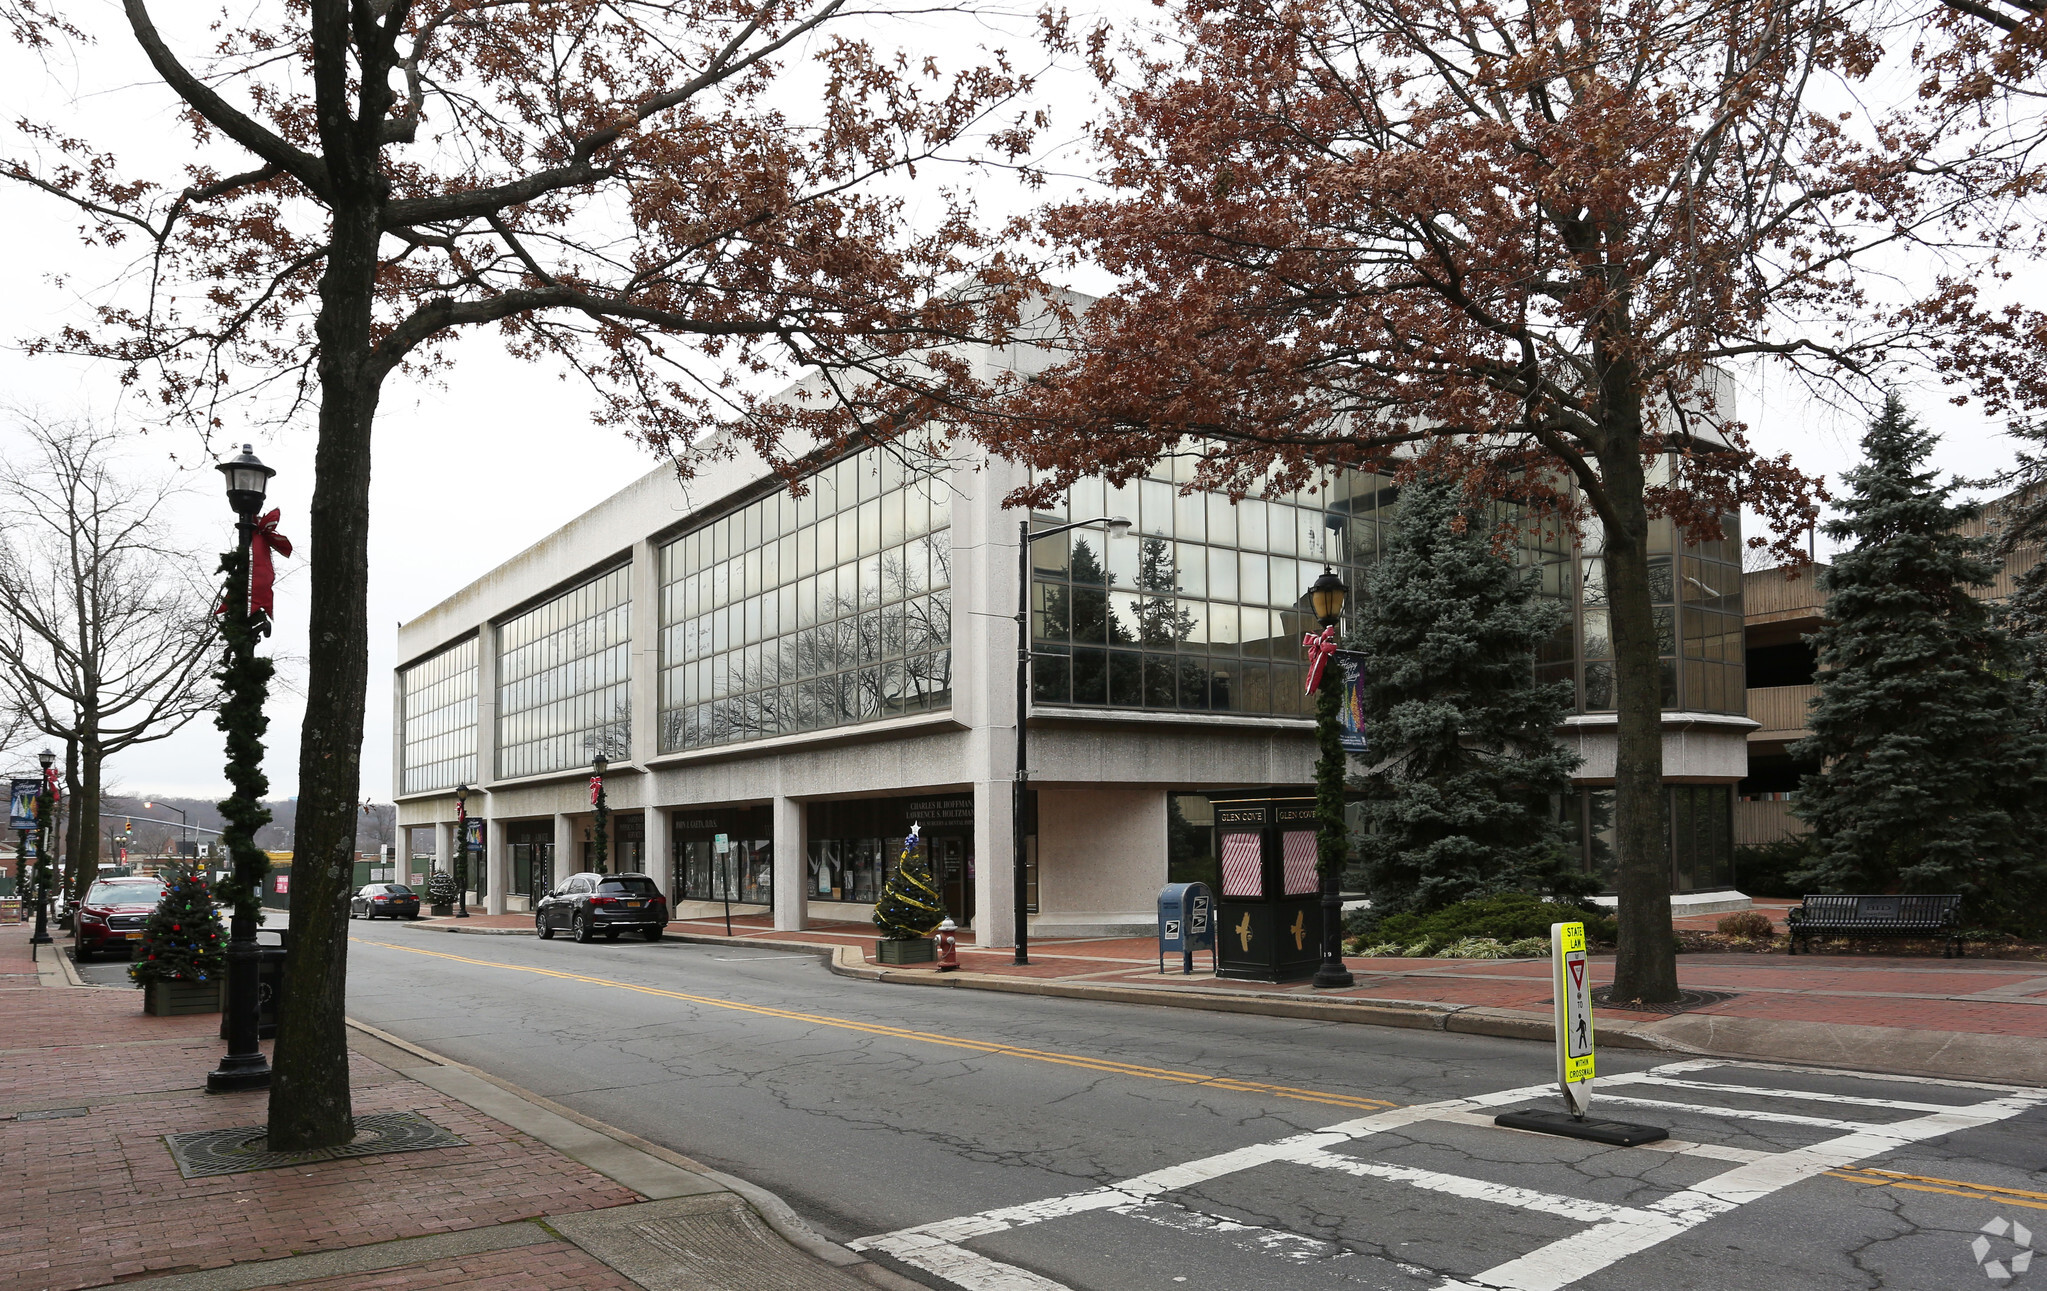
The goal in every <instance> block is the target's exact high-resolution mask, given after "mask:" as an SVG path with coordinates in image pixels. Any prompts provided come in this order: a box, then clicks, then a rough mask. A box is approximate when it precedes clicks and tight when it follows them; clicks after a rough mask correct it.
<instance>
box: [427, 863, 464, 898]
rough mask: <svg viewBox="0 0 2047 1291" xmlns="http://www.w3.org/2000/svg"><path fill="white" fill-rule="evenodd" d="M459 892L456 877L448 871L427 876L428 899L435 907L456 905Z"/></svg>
mask: <svg viewBox="0 0 2047 1291" xmlns="http://www.w3.org/2000/svg"><path fill="white" fill-rule="evenodd" d="M457 891H458V889H457V888H456V887H455V876H454V875H452V874H450V873H448V872H447V871H446V870H435V871H434V872H433V873H432V874H429V875H427V876H426V899H427V900H428V901H430V902H432V903H433V904H435V905H454V904H455V896H456V893H457Z"/></svg>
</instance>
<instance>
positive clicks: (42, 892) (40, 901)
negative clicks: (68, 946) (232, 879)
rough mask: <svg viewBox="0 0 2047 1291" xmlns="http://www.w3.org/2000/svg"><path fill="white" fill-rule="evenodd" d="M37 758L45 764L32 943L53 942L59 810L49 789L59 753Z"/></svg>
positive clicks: (38, 818)
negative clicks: (54, 839)
mask: <svg viewBox="0 0 2047 1291" xmlns="http://www.w3.org/2000/svg"><path fill="white" fill-rule="evenodd" d="M36 761H38V762H40V763H42V764H43V781H42V787H41V788H40V789H38V790H37V791H36V931H35V935H34V936H33V937H30V938H29V939H28V940H29V944H30V945H32V946H47V945H49V944H50V817H51V816H52V815H54V814H55V813H56V810H57V801H56V797H55V795H53V794H52V793H51V792H50V767H51V766H52V765H53V764H54V763H55V762H56V761H57V755H56V754H55V753H52V752H50V750H48V749H44V750H43V751H42V752H41V753H38V754H36Z"/></svg>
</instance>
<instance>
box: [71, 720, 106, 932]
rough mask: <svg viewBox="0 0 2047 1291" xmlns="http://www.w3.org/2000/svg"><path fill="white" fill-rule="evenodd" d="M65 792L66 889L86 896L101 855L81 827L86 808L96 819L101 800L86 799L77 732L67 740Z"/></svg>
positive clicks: (74, 893)
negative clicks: (88, 843) (91, 847)
mask: <svg viewBox="0 0 2047 1291" xmlns="http://www.w3.org/2000/svg"><path fill="white" fill-rule="evenodd" d="M64 794H65V798H66V801H67V803H68V805H69V808H70V810H69V812H68V813H67V814H66V815H65V817H64V890H65V891H66V892H69V893H71V895H72V898H73V899H74V900H83V899H84V897H85V887H86V884H87V883H89V882H90V881H91V879H90V877H89V876H90V875H92V874H94V873H96V872H97V870H98V866H97V865H96V864H95V862H96V861H97V860H98V858H97V857H95V856H93V855H92V853H90V852H88V851H86V850H85V839H84V837H83V835H82V832H81V830H82V826H83V824H84V821H85V813H86V812H88V811H90V812H92V813H93V816H94V819H97V818H98V815H99V804H98V803H89V802H87V801H86V800H85V793H84V786H83V785H82V784H81V783H80V781H79V778H78V738H77V737H76V736H73V737H71V738H70V739H67V740H65V741H64ZM94 837H95V838H97V837H98V835H97V834H95V835H94Z"/></svg>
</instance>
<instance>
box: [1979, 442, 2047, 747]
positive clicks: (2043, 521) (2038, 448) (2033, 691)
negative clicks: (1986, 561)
mask: <svg viewBox="0 0 2047 1291" xmlns="http://www.w3.org/2000/svg"><path fill="white" fill-rule="evenodd" d="M2011 433H2012V435H2013V436H2014V437H2015V438H2016V439H2018V440H2019V441H2020V442H2021V443H2022V444H2024V445H2025V447H2023V448H2021V449H2020V450H2019V455H2018V463H2017V465H2015V466H2014V467H2013V468H2012V469H2011V470H2010V471H2008V472H2006V473H2005V474H2004V475H2001V476H1999V477H1998V478H1996V479H1994V480H1989V481H1986V483H1987V484H1989V485H1991V486H1992V487H2000V488H2008V489H2010V490H2011V491H2012V498H2011V501H2010V502H2009V504H2008V506H2007V509H2006V512H2005V516H2004V522H2003V525H2002V527H2001V528H2000V529H1999V531H1998V534H1997V546H1996V552H1997V556H1998V558H1999V559H2000V560H2002V561H2004V562H2005V564H2006V566H2007V567H2009V566H2010V565H2011V563H2012V562H2013V561H2014V560H2016V559H2018V558H2020V557H2021V556H2024V555H2035V556H2036V559H2035V561H2034V563H2033V564H2032V565H2031V566H2030V567H2029V568H2027V569H2026V571H2025V572H2024V573H2022V574H2020V575H2019V576H2018V578H2016V579H2015V580H2013V582H2012V592H2011V599H2009V600H2007V601H2006V602H2005V603H2004V605H2003V607H2002V609H2001V610H2000V612H1999V614H1998V619H1997V622H1998V626H2000V627H2002V628H2003V629H2004V630H2005V631H2006V632H2007V633H2009V634H2010V636H2011V639H2012V644H2013V646H2014V647H2015V648H2016V649H2017V650H2018V654H2019V657H2018V677H2019V682H2020V686H2019V690H2020V694H2021V696H2022V698H2023V700H2024V704H2025V714H2026V724H2027V725H2028V726H2030V727H2031V728H2032V729H2033V730H2034V731H2036V732H2039V733H2042V734H2047V560H2039V559H2037V551H2038V549H2039V548H2040V547H2041V546H2042V544H2047V421H2035V422H2018V423H2014V424H2013V426H2012V428H2011Z"/></svg>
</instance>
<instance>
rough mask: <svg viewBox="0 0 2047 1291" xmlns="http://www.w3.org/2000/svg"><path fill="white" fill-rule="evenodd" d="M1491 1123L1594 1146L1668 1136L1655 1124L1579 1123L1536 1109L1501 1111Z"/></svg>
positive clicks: (1654, 1140) (1632, 1144)
mask: <svg viewBox="0 0 2047 1291" xmlns="http://www.w3.org/2000/svg"><path fill="white" fill-rule="evenodd" d="M1493 1124H1495V1125H1500V1126H1504V1127H1506V1128H1507V1129H1510V1130H1533V1131H1534V1132H1536V1133H1537V1134H1561V1135H1563V1136H1564V1137H1565V1138H1571V1139H1590V1140H1592V1141H1593V1142H1594V1143H1610V1144H1612V1145H1613V1146H1615V1147H1617V1148H1632V1147H1640V1146H1641V1145H1642V1144H1644V1143H1660V1142H1662V1141H1663V1140H1664V1139H1667V1138H1669V1137H1670V1131H1669V1130H1665V1129H1659V1128H1658V1127H1656V1126H1654V1125H1636V1124H1634V1123H1632V1122H1630V1121H1604V1120H1592V1119H1583V1120H1581V1119H1580V1118H1578V1117H1576V1116H1572V1115H1571V1114H1570V1113H1568V1112H1546V1111H1541V1110H1537V1109H1531V1110H1528V1111H1523V1112H1502V1113H1501V1114H1500V1115H1498V1116H1495V1117H1494V1118H1493Z"/></svg>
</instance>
